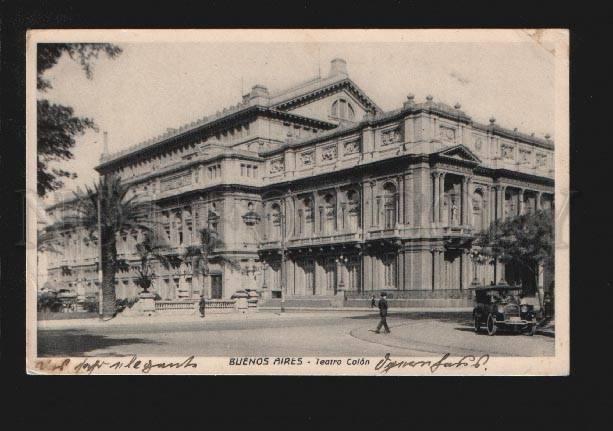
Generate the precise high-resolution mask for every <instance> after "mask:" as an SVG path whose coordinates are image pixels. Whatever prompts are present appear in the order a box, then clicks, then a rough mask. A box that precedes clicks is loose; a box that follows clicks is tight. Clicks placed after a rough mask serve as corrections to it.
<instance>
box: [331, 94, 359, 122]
mask: <svg viewBox="0 0 613 431" xmlns="http://www.w3.org/2000/svg"><path fill="white" fill-rule="evenodd" d="M330 116H332V117H334V118H338V119H340V120H351V121H352V120H354V119H355V110H354V109H353V106H351V103H349V102H347V101H346V100H345V99H338V100H336V101H335V102H334V103H332V108H331V109H330Z"/></svg>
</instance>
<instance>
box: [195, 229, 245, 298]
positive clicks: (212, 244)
mask: <svg viewBox="0 0 613 431" xmlns="http://www.w3.org/2000/svg"><path fill="white" fill-rule="evenodd" d="M199 233H200V244H199V245H195V246H189V247H187V248H186V250H185V253H184V254H183V261H187V260H188V259H189V260H190V261H191V266H192V273H193V276H194V277H195V278H196V279H197V280H198V285H199V286H202V291H201V292H200V294H201V295H204V280H205V279H206V277H207V276H208V275H209V259H211V257H210V255H211V254H212V253H214V251H215V250H216V249H218V248H221V247H223V246H224V243H223V241H222V240H221V237H220V236H219V234H218V233H217V231H216V230H214V229H210V228H206V227H205V228H202V229H200V230H199ZM214 257H215V259H216V260H218V261H220V262H222V263H224V264H228V265H229V266H230V267H232V268H233V269H240V264H239V263H238V262H236V261H234V260H232V259H228V258H227V257H225V256H222V255H215V256H214Z"/></svg>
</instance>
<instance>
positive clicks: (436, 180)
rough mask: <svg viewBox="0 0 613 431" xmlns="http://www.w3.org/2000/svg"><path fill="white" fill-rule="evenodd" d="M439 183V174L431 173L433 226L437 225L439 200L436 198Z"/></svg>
mask: <svg viewBox="0 0 613 431" xmlns="http://www.w3.org/2000/svg"><path fill="white" fill-rule="evenodd" d="M439 181H440V174H439V173H438V172H433V173H432V187H433V188H434V193H433V194H432V200H433V202H432V222H433V223H434V224H436V223H438V212H439V211H438V205H439V198H438V193H439V191H440V190H439V189H440V188H439Z"/></svg>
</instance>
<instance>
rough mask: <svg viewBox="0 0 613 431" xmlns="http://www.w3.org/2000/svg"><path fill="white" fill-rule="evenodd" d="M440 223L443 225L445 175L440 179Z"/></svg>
mask: <svg viewBox="0 0 613 431" xmlns="http://www.w3.org/2000/svg"><path fill="white" fill-rule="evenodd" d="M438 199H439V203H438V222H439V223H443V211H444V205H443V203H444V202H445V173H444V172H442V173H441V177H440V179H439V191H438Z"/></svg>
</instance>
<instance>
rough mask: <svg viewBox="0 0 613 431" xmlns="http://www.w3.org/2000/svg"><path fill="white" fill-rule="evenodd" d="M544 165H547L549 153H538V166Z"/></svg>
mask: <svg viewBox="0 0 613 431" xmlns="http://www.w3.org/2000/svg"><path fill="white" fill-rule="evenodd" d="M543 166H547V154H545V153H536V167H537V168H542V167H543Z"/></svg>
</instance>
